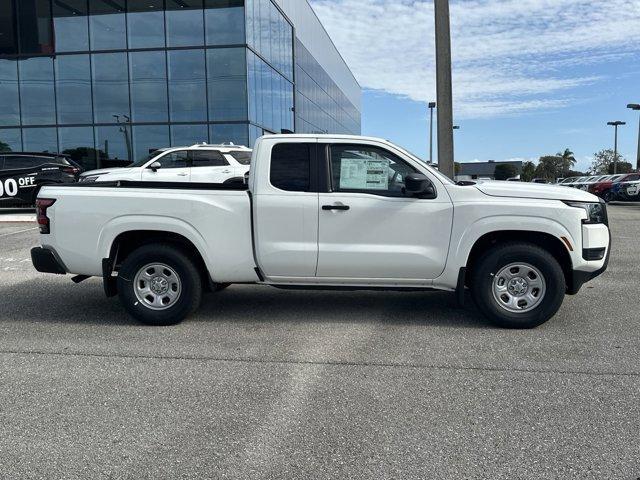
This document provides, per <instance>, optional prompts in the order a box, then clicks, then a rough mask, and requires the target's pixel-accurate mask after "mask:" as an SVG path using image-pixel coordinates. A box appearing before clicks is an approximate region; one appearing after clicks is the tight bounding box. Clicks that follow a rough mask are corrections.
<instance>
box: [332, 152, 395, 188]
mask: <svg viewBox="0 0 640 480" xmlns="http://www.w3.org/2000/svg"><path fill="white" fill-rule="evenodd" d="M389 164H390V161H389V160H386V159H385V160H373V159H360V158H357V159H356V158H343V159H342V160H341V162H340V188H341V189H345V190H388V189H389Z"/></svg>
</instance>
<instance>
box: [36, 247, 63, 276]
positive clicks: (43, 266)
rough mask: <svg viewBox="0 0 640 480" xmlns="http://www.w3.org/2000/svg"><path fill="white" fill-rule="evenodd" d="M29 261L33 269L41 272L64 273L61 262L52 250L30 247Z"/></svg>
mask: <svg viewBox="0 0 640 480" xmlns="http://www.w3.org/2000/svg"><path fill="white" fill-rule="evenodd" d="M31 263H33V266H34V267H35V269H36V270H37V271H39V272H42V273H55V274H57V275H64V274H65V273H67V272H66V270H65V268H64V267H63V266H62V263H61V262H60V261H59V260H58V258H57V257H56V254H55V253H53V251H52V250H49V249H47V248H42V247H35V248H32V249H31Z"/></svg>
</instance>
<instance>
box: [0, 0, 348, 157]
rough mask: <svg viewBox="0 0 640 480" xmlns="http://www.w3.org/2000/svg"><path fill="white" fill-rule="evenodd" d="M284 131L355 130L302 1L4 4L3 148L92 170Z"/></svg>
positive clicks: (17, 0)
mask: <svg viewBox="0 0 640 480" xmlns="http://www.w3.org/2000/svg"><path fill="white" fill-rule="evenodd" d="M283 130H284V131H295V132H300V133H353V134H358V133H360V87H359V85H358V84H357V82H356V80H355V79H354V77H353V75H352V74H351V72H350V70H349V68H348V67H347V65H346V64H345V62H344V60H343V59H342V57H341V56H340V54H339V53H338V51H337V50H336V48H335V46H334V45H333V43H332V42H331V40H330V38H329V36H328V35H327V33H326V31H325V30H324V28H323V27H322V25H321V23H320V21H319V20H318V18H317V17H316V16H315V14H314V12H313V10H312V8H311V7H310V6H309V4H308V3H307V2H306V0H0V148H3V149H11V150H13V151H31V152H44V151H46V152H67V153H69V154H71V155H72V157H73V158H75V159H76V160H78V161H80V162H81V163H82V164H83V165H84V166H85V167H87V168H94V167H99V166H102V165H104V164H106V163H108V162H118V161H123V162H124V161H128V160H134V159H138V158H141V157H143V156H145V155H147V154H148V153H149V151H150V150H153V149H156V148H160V147H166V146H177V145H189V144H194V143H198V142H207V143H224V142H234V143H236V144H240V145H249V146H250V145H253V142H254V141H255V139H256V138H257V137H259V136H260V135H262V134H263V133H271V132H281V131H283Z"/></svg>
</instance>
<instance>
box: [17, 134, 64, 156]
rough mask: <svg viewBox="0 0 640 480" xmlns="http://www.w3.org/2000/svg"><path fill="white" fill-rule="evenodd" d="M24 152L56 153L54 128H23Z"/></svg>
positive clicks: (56, 136)
mask: <svg viewBox="0 0 640 480" xmlns="http://www.w3.org/2000/svg"><path fill="white" fill-rule="evenodd" d="M22 139H23V141H24V151H25V152H48V153H57V152H58V135H57V134H56V129H55V128H23V129H22Z"/></svg>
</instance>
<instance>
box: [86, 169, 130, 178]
mask: <svg viewBox="0 0 640 480" xmlns="http://www.w3.org/2000/svg"><path fill="white" fill-rule="evenodd" d="M129 170H132V169H131V168H128V167H115V168H101V169H98V170H89V171H88V172H83V174H82V175H80V176H81V177H93V176H94V175H106V174H107V173H113V172H123V173H124V172H128V171H129Z"/></svg>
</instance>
